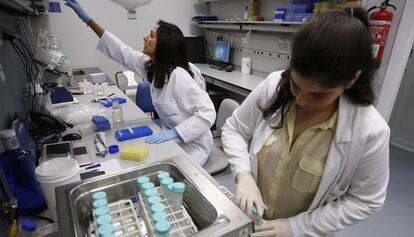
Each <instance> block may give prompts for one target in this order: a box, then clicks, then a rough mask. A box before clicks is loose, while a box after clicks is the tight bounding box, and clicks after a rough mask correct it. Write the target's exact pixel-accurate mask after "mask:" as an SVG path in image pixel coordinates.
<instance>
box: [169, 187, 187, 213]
mask: <svg viewBox="0 0 414 237" xmlns="http://www.w3.org/2000/svg"><path fill="white" fill-rule="evenodd" d="M170 186H171V187H172V188H171V189H170V190H169V191H170V203H171V209H172V210H173V211H174V212H177V211H179V210H181V205H182V204H183V196H184V191H185V184H184V183H182V182H176V183H173V184H172V185H171V184H170ZM170 186H169V187H170Z"/></svg>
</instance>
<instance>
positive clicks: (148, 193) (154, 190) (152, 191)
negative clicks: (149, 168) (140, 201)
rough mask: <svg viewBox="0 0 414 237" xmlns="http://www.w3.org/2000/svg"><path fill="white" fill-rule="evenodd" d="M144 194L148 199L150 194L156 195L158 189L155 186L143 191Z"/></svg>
mask: <svg viewBox="0 0 414 237" xmlns="http://www.w3.org/2000/svg"><path fill="white" fill-rule="evenodd" d="M144 195H145V197H146V198H147V199H148V198H149V197H151V196H156V195H158V191H157V190H156V189H155V188H151V189H147V190H145V191H144Z"/></svg>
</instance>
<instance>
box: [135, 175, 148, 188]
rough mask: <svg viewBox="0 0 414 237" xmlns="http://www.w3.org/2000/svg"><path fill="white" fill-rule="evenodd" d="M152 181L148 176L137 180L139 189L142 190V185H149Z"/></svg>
mask: <svg viewBox="0 0 414 237" xmlns="http://www.w3.org/2000/svg"><path fill="white" fill-rule="evenodd" d="M149 181H150V179H149V178H148V177H147V176H142V177H139V178H138V179H137V183H138V187H140V188H142V185H143V184H145V183H148V182H149Z"/></svg>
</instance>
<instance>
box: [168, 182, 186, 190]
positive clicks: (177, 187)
mask: <svg viewBox="0 0 414 237" xmlns="http://www.w3.org/2000/svg"><path fill="white" fill-rule="evenodd" d="M168 187H170V186H168ZM171 191H172V192H174V193H183V192H184V191H185V184H184V183H182V182H176V183H173V184H172V190H171Z"/></svg>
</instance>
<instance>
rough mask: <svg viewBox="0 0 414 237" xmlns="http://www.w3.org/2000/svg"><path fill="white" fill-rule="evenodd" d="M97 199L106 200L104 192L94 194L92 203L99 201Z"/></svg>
mask: <svg viewBox="0 0 414 237" xmlns="http://www.w3.org/2000/svg"><path fill="white" fill-rule="evenodd" d="M99 199H105V200H106V199H107V196H106V193H105V192H102V191H101V192H95V193H93V194H92V201H95V200H99Z"/></svg>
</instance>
